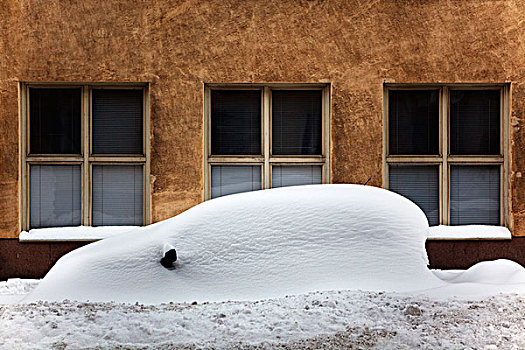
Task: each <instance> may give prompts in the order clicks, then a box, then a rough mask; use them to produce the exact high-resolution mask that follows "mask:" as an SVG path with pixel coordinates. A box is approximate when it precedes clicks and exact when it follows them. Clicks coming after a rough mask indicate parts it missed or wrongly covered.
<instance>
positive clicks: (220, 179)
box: [211, 165, 261, 198]
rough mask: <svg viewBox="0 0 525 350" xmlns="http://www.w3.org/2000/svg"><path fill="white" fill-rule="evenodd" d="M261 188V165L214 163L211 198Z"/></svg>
mask: <svg viewBox="0 0 525 350" xmlns="http://www.w3.org/2000/svg"><path fill="white" fill-rule="evenodd" d="M260 189H261V167H260V166H259V165H213V166H212V167H211V198H216V197H220V196H225V195H227V194H233V193H239V192H248V191H256V190H260Z"/></svg>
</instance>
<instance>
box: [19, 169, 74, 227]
mask: <svg viewBox="0 0 525 350" xmlns="http://www.w3.org/2000/svg"><path fill="white" fill-rule="evenodd" d="M80 173H81V172H80V165H31V167H30V169H29V182H30V184H29V213H30V215H29V216H30V219H29V226H30V227H31V228H39V227H53V226H78V225H80V222H81V221H80V220H81V213H80V206H81V195H80V190H81V185H80V183H81V175H80Z"/></svg>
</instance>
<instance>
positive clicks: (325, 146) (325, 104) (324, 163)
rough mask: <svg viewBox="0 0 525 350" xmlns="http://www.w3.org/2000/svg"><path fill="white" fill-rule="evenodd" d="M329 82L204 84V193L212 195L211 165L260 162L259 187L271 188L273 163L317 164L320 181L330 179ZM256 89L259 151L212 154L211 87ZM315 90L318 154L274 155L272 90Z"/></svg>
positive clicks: (217, 88) (253, 163) (205, 197)
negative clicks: (319, 113)
mask: <svg viewBox="0 0 525 350" xmlns="http://www.w3.org/2000/svg"><path fill="white" fill-rule="evenodd" d="M330 89H331V85H330V84H313V83H312V84H204V193H203V199H204V200H209V199H211V167H212V166H213V165H260V166H261V171H262V177H261V182H262V183H261V189H269V188H272V166H273V165H320V166H321V167H322V170H321V177H322V183H324V184H326V183H330V182H331V178H330ZM212 90H259V91H261V141H262V142H261V148H262V154H261V155H255V156H254V155H248V156H230V155H227V156H222V155H221V156H218V155H212V154H211V127H210V125H211V91H212ZM273 90H318V91H321V92H322V98H321V106H322V107H321V109H322V117H321V120H322V122H321V137H322V141H321V145H322V149H321V155H320V156H308V155H304V156H303V155H297V156H281V155H279V156H277V155H272V154H271V135H272V129H271V128H272V115H271V114H272V101H271V100H272V91H273Z"/></svg>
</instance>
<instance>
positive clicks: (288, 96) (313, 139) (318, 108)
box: [272, 90, 322, 155]
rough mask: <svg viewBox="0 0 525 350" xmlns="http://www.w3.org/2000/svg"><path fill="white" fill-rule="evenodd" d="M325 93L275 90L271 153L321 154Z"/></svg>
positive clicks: (273, 92)
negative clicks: (323, 96)
mask: <svg viewBox="0 0 525 350" xmlns="http://www.w3.org/2000/svg"><path fill="white" fill-rule="evenodd" d="M321 101H322V92H321V91H320V90H315V91H312V90H310V91H308V90H297V91H290V90H274V91H272V154H274V155H321V153H322V137H321V134H322V133H321V130H322V103H321Z"/></svg>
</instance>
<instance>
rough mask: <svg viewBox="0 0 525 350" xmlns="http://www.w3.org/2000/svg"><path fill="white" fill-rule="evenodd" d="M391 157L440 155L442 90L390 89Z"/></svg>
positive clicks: (389, 124) (389, 145)
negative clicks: (440, 94)
mask: <svg viewBox="0 0 525 350" xmlns="http://www.w3.org/2000/svg"><path fill="white" fill-rule="evenodd" d="M388 129H389V131H388V132H389V135H388V137H389V139H388V140H389V142H388V147H389V154H407V155H424V154H426V155H429V154H432V155H435V154H439V91H437V90H390V91H389V93H388Z"/></svg>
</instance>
